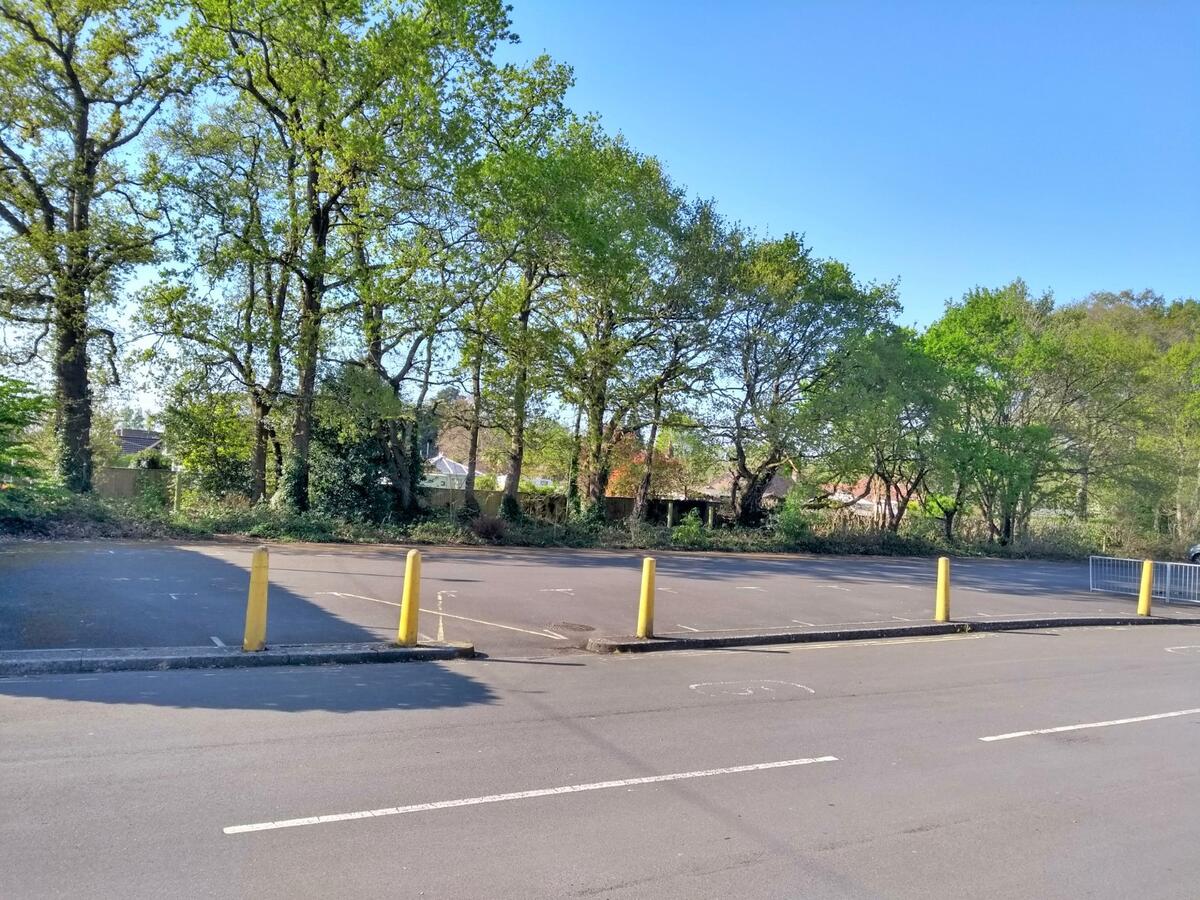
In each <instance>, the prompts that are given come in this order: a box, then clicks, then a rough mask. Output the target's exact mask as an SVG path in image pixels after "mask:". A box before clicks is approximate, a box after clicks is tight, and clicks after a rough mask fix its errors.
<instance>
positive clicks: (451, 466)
mask: <svg viewBox="0 0 1200 900" xmlns="http://www.w3.org/2000/svg"><path fill="white" fill-rule="evenodd" d="M425 465H427V466H432V467H433V469H434V471H436V472H439V473H441V474H442V475H466V474H467V467H466V466H464V465H463V464H462V463H460V462H455V461H454V460H452V459H451V458H450V457H448V456H444V455H442V454H441V453H439V454H438V455H437V456H435V457H433V458H432V459H427V460H425ZM475 474H476V475H482V474H484V473H482V472H480V471H479V469H478V468H476V469H475Z"/></svg>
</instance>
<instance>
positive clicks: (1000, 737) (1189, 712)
mask: <svg viewBox="0 0 1200 900" xmlns="http://www.w3.org/2000/svg"><path fill="white" fill-rule="evenodd" d="M1197 713H1200V707H1198V708H1196V709H1177V710H1175V711H1174V712H1165V713H1155V714H1154V715H1151V716H1133V717H1131V718H1128V719H1109V720H1108V721H1107V722H1085V723H1083V724H1081V725H1060V726H1058V727H1057V728H1034V729H1031V730H1029V731H1010V732H1009V733H1008V734H991V735H988V736H987V737H981V738H980V740H981V741H985V742H986V741H1008V740H1012V739H1013V738H1021V737H1029V736H1031V735H1035V734H1060V733H1062V732H1064V731H1082V730H1083V729H1085V728H1108V727H1109V726H1110V725H1133V724H1135V723H1137V722H1153V721H1155V720H1156V719H1174V718H1176V717H1178V716H1194V715H1196V714H1197Z"/></svg>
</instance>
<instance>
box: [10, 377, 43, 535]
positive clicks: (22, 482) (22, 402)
mask: <svg viewBox="0 0 1200 900" xmlns="http://www.w3.org/2000/svg"><path fill="white" fill-rule="evenodd" d="M49 409H50V401H49V400H48V399H47V398H46V397H43V396H41V395H39V394H37V393H35V392H34V390H33V388H32V387H31V386H30V385H28V384H26V383H24V382H22V381H17V380H15V379H12V378H8V377H5V376H3V375H0V515H6V514H10V513H12V512H14V511H16V510H17V509H19V508H22V507H25V506H27V505H28V504H29V503H30V502H32V501H33V500H34V499H35V498H36V497H37V495H38V493H39V491H40V489H41V488H43V487H44V485H43V484H41V482H42V480H43V472H42V470H40V469H39V468H38V466H37V464H36V450H35V449H34V447H33V445H32V443H31V438H32V431H33V429H34V427H35V426H36V425H37V424H38V423H39V422H40V421H41V420H42V418H43V417H44V416H45V415H46V413H47V412H48V411H49Z"/></svg>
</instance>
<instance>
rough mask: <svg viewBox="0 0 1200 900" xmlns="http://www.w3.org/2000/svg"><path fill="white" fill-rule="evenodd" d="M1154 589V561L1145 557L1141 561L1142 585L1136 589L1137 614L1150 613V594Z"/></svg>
mask: <svg viewBox="0 0 1200 900" xmlns="http://www.w3.org/2000/svg"><path fill="white" fill-rule="evenodd" d="M1153 589H1154V561H1153V560H1150V559H1147V560H1144V561H1143V562H1142V586H1141V590H1140V591H1138V609H1137V614H1138V615H1139V616H1148V615H1150V594H1151V593H1152V592H1153Z"/></svg>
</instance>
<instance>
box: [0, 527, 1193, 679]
mask: <svg viewBox="0 0 1200 900" xmlns="http://www.w3.org/2000/svg"><path fill="white" fill-rule="evenodd" d="M252 550H253V545H251V544H246V543H218V542H210V543H197V544H169V543H157V542H136V543H135V542H112V543H105V542H55V543H34V542H30V543H8V544H5V545H0V650H16V649H41V648H78V647H163V646H200V645H205V644H212V643H226V644H229V645H231V646H235V645H237V644H239V643H240V641H241V635H242V629H243V622H244V615H245V597H246V590H247V584H248V570H249V563H250V554H251V552H252ZM405 552H406V550H405V548H402V547H361V546H359V547H339V546H336V545H298V544H290V545H277V546H272V547H271V570H270V573H271V592H270V613H269V625H268V641H269V642H272V643H326V642H355V641H378V640H390V639H392V638H393V637H394V635H395V630H396V624H397V621H398V615H399V602H400V596H401V588H402V585H403V572H404V555H405ZM422 553H423V558H424V564H423V573H422V597H421V607H422V614H421V621H420V631H421V635H422V638H423V639H425V640H456V641H470V642H473V643H474V644H475V645H476V646H477V648H478V649H480V650H481V651H483V652H485V653H489V654H520V655H527V656H528V655H539V654H545V653H555V652H561V651H564V650H570V649H573V648H576V647H579V646H581V645H582V644H583V643H584V642H585V641H586V640H587V639H588V638H590V637H597V636H604V635H622V634H630V633H632V631H633V630H634V626H635V622H636V615H637V596H638V586H639V579H640V565H641V558H642V557H641V555H640V554H636V553H623V552H602V551H583V550H536V549H528V550H527V549H509V548H504V549H489V548H423V549H422ZM657 558H658V579H657V614H656V632H657V633H659V634H664V635H668V634H681V635H686V634H703V633H713V632H730V633H737V632H739V631H762V630H772V629H779V630H787V629H791V630H796V629H807V628H812V629H818V628H828V627H830V626H851V627H853V626H857V625H863V626H866V625H894V624H904V623H907V622H920V621H929V619H930V618H931V616H932V610H933V593H934V580H935V562H934V561H933V560H929V559H893V558H877V557H803V556H757V555H756V556H750V555H732V554H731V555H720V554H688V553H659V554H657ZM952 578H953V603H952V607H951V613H952V617H953V618H954V619H957V620H964V621H970V620H972V619H978V620H983V619H987V618H994V617H1001V618H1004V617H1007V618H1025V617H1034V616H1045V615H1055V616H1059V615H1062V616H1089V615H1119V614H1124V615H1128V614H1131V613H1132V612H1133V611H1134V607H1135V603H1134V600H1133V598H1130V597H1117V596H1109V595H1102V594H1091V593H1089V592H1088V590H1087V587H1088V580H1087V566H1086V563H1078V562H1070V563H1053V562H1040V561H1024V560H1012V561H1001V560H984V559H965V560H955V561H954V564H953V575H952ZM1155 612H1156V613H1159V614H1164V615H1176V616H1180V617H1189V616H1192V615H1195V614H1196V613H1197V610H1196V609H1195V608H1194V607H1185V606H1174V607H1169V606H1163V605H1159V606H1156V608H1155Z"/></svg>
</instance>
